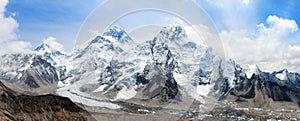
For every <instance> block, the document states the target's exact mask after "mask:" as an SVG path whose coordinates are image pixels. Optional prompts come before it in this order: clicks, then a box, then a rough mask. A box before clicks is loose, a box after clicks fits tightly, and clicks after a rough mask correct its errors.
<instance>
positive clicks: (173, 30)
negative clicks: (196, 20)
mask: <svg viewBox="0 0 300 121" xmlns="http://www.w3.org/2000/svg"><path fill="white" fill-rule="evenodd" d="M158 35H159V36H162V37H164V38H168V39H170V40H180V39H182V38H186V37H187V35H186V33H185V30H184V27H182V26H179V25H175V26H168V27H164V28H163V29H162V30H161V31H160V32H159V34H158Z"/></svg>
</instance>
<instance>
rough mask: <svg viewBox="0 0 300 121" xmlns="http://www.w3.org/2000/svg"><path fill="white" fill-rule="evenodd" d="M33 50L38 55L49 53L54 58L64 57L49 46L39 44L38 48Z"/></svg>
mask: <svg viewBox="0 0 300 121" xmlns="http://www.w3.org/2000/svg"><path fill="white" fill-rule="evenodd" d="M34 50H35V51H36V52H38V53H40V54H46V53H49V54H53V55H55V56H59V55H64V54H63V53H61V52H60V51H59V50H56V49H54V48H52V47H51V46H50V45H48V44H46V43H43V44H41V45H40V46H38V47H36V48H35V49H34Z"/></svg>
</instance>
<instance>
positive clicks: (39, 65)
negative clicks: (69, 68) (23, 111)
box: [0, 53, 59, 93]
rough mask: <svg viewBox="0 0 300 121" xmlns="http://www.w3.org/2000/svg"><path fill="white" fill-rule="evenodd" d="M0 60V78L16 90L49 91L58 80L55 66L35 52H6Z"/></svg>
mask: <svg viewBox="0 0 300 121" xmlns="http://www.w3.org/2000/svg"><path fill="white" fill-rule="evenodd" d="M0 62H1V63H0V66H1V68H0V75H1V76H0V78H1V80H3V81H4V83H6V84H8V85H9V86H12V88H13V89H15V90H17V91H33V92H40V93H43V92H44V91H51V90H54V89H55V87H56V85H57V82H58V80H59V77H58V74H57V71H56V68H55V67H54V66H52V65H51V63H48V62H47V61H46V60H44V59H42V57H41V55H36V54H35V53H32V54H6V55H3V56H2V57H1V59H0Z"/></svg>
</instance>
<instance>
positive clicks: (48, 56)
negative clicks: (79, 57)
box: [35, 43, 66, 66]
mask: <svg viewBox="0 0 300 121" xmlns="http://www.w3.org/2000/svg"><path fill="white" fill-rule="evenodd" d="M35 51H36V52H37V53H38V54H39V55H42V59H44V60H46V61H47V62H49V63H51V64H52V65H54V66H57V65H60V64H61V61H62V60H63V59H64V57H65V56H66V54H64V53H62V52H60V51H58V50H56V49H54V48H52V47H51V46H50V45H48V44H45V43H43V44H41V45H40V46H38V47H36V48H35Z"/></svg>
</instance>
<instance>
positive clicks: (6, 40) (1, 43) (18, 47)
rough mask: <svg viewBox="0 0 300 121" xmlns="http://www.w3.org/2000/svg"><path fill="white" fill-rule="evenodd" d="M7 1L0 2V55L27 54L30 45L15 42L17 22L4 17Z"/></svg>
mask: <svg viewBox="0 0 300 121" xmlns="http://www.w3.org/2000/svg"><path fill="white" fill-rule="evenodd" d="M7 4H8V0H1V1H0V28H1V29H0V54H4V53H14V52H27V51H28V49H29V48H31V44H30V43H28V42H24V41H16V40H17V36H16V33H15V31H16V29H17V28H18V26H19V24H18V22H17V21H16V20H15V19H14V18H13V17H12V16H5V15H4V12H5V6H6V5H7Z"/></svg>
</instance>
